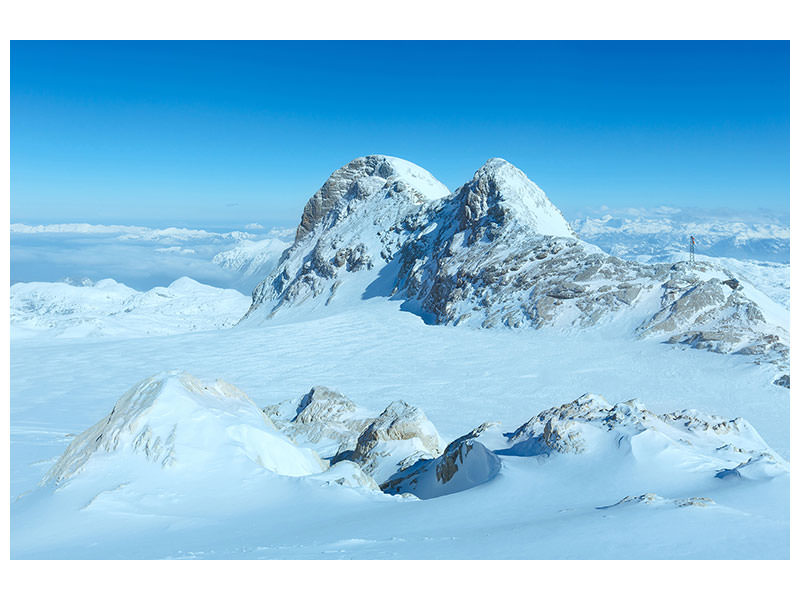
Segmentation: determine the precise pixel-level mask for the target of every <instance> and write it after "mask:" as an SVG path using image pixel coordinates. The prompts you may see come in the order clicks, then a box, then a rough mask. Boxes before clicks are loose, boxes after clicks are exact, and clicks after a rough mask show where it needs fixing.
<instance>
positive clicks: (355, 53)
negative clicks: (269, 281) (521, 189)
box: [11, 42, 789, 226]
mask: <svg viewBox="0 0 800 600" xmlns="http://www.w3.org/2000/svg"><path fill="white" fill-rule="evenodd" d="M372 153H380V154H390V155H394V156H400V157H402V158H405V159H408V160H411V161H413V162H415V163H417V164H420V165H421V166H423V167H425V168H426V169H428V170H429V171H431V172H432V173H433V174H434V175H435V176H436V177H438V178H439V179H440V180H441V181H442V182H444V183H445V184H446V185H447V186H448V187H450V188H454V187H456V186H458V185H460V184H461V183H463V182H464V181H466V180H467V179H469V178H470V177H471V176H472V173H473V172H474V171H475V170H476V169H478V168H479V167H480V166H481V164H483V162H485V161H486V159H488V158H490V157H492V156H501V157H503V158H506V159H508V160H510V161H511V162H513V163H514V164H516V165H517V166H518V167H519V168H521V169H522V170H523V171H525V172H526V173H527V174H528V176H529V177H530V178H531V179H533V180H534V181H536V182H537V183H538V184H539V185H540V186H541V187H542V188H543V189H544V190H545V191H546V192H547V193H548V195H549V197H550V199H551V200H552V201H553V202H554V203H555V204H556V205H557V206H559V207H560V208H561V209H562V210H563V211H564V212H565V214H566V215H567V216H570V215H573V214H576V213H578V212H580V211H583V210H585V209H595V208H598V207H600V206H602V205H607V206H610V207H631V206H637V207H652V206H658V205H663V204H667V205H676V206H695V207H705V208H710V209H716V208H726V209H732V210H762V209H767V210H771V211H779V212H788V206H789V44H788V42H612V43H607V42H12V44H11V219H12V221H13V222H17V221H21V222H28V223H45V222H78V221H88V222H91V223H135V224H145V225H146V224H176V225H207V226H210V225H220V226H221V225H227V224H231V225H238V224H243V223H249V222H253V221H257V222H261V223H264V224H287V225H292V224H295V223H296V221H297V220H298V219H299V216H300V212H301V210H302V207H303V205H304V203H305V202H306V200H307V199H308V197H309V196H311V194H313V193H314V191H315V190H316V189H317V188H318V187H319V186H320V185H321V184H322V183H323V182H324V180H325V179H326V178H327V176H328V175H329V174H330V173H331V172H332V171H333V170H335V169H336V168H338V167H339V166H341V165H343V164H345V163H347V162H348V161H349V160H351V159H352V158H355V157H356V156H361V155H365V154H372Z"/></svg>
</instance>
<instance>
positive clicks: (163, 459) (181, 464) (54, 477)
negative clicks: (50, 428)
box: [42, 371, 327, 485]
mask: <svg viewBox="0 0 800 600" xmlns="http://www.w3.org/2000/svg"><path fill="white" fill-rule="evenodd" d="M133 457H137V458H138V459H139V460H138V461H137V460H135V459H134V458H133ZM108 459H112V460H113V463H112V464H119V465H120V466H130V465H131V464H132V463H134V462H141V460H144V461H146V462H147V463H150V464H152V465H153V466H156V467H159V468H162V469H175V470H178V471H186V470H189V471H192V472H209V473H210V472H213V471H216V470H225V469H229V468H231V467H232V466H233V465H235V464H237V463H242V462H243V461H244V462H249V463H250V464H252V463H255V464H256V465H258V466H260V467H263V468H264V469H267V470H269V471H273V472H275V473H278V474H280V475H292V476H301V475H309V474H312V473H318V472H320V471H323V470H325V468H326V466H327V465H326V464H325V462H323V461H322V460H321V459H320V458H319V456H318V455H317V454H316V453H315V452H314V451H313V450H309V449H304V448H298V447H297V446H295V445H294V444H292V443H291V442H290V441H289V440H288V439H287V438H286V437H285V436H284V435H282V434H281V433H279V432H278V431H277V430H276V428H275V426H274V425H273V424H272V422H271V421H270V420H269V419H268V418H267V417H266V416H265V415H264V413H263V412H262V411H261V410H259V408H258V407H257V406H256V405H255V404H254V403H253V402H252V401H251V400H250V399H249V398H248V397H247V395H246V394H245V393H244V392H242V391H241V390H240V389H238V388H237V387H235V386H233V385H231V384H229V383H226V382H225V381H222V380H217V381H216V382H213V383H212V382H204V381H201V380H200V379H197V378H196V377H194V376H192V375H190V374H188V373H185V372H179V371H171V372H166V373H161V374H158V375H155V376H153V377H150V378H148V379H145V380H143V381H141V382H139V383H138V384H137V385H135V386H134V387H133V388H131V389H130V390H129V391H128V392H127V393H126V394H124V395H123V396H122V397H121V398H120V399H119V400H118V401H117V403H116V404H115V405H114V408H113V409H112V410H111V412H110V413H109V414H108V416H106V417H104V418H103V419H102V420H101V421H99V422H98V423H96V424H95V425H94V426H92V427H90V428H89V429H87V430H86V431H84V432H83V433H82V434H80V435H79V436H78V437H76V438H75V440H73V442H72V443H71V444H70V445H69V447H68V448H67V450H66V451H65V452H64V454H63V455H62V456H61V458H60V459H59V460H58V462H57V463H56V464H55V466H54V467H53V468H52V469H51V470H50V472H49V473H48V474H47V475H46V477H45V479H44V480H43V482H42V483H43V484H49V483H52V484H56V485H58V484H60V483H62V482H64V481H65V480H68V479H71V478H72V477H75V476H76V475H78V474H80V473H82V472H83V471H86V470H91V468H92V465H95V466H96V467H97V469H98V470H103V469H108V468H109V467H108V463H107V462H105V463H104V462H103V461H107V460H108Z"/></svg>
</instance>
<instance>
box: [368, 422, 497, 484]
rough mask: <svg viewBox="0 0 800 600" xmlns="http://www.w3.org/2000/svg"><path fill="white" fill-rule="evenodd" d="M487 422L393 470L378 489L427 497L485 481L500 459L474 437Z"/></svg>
mask: <svg viewBox="0 0 800 600" xmlns="http://www.w3.org/2000/svg"><path fill="white" fill-rule="evenodd" d="M489 425H490V424H489V423H484V424H483V425H481V426H480V427H477V428H475V429H473V430H472V431H471V432H469V433H468V434H466V435H464V436H461V437H460V438H458V439H456V440H454V441H452V442H450V444H448V445H447V448H445V450H444V452H443V453H442V455H441V456H439V457H438V458H436V459H428V460H425V459H423V460H420V461H418V462H416V463H415V464H413V465H411V466H410V467H408V468H406V469H403V470H401V471H399V472H397V473H395V474H394V475H393V476H392V477H390V478H389V480H388V481H386V482H385V483H383V485H381V489H382V490H383V491H384V492H386V493H387V494H403V493H411V494H414V495H415V496H417V497H419V498H422V499H423V500H427V499H429V498H436V497H437V496H443V495H445V494H453V493H456V492H461V491H464V490H467V489H469V488H472V487H475V486H477V485H481V484H483V483H486V482H487V481H489V480H491V479H492V478H493V477H494V476H495V475H496V474H497V473H498V472H499V471H500V459H499V458H498V457H497V455H495V454H494V452H492V451H491V450H489V449H488V448H487V447H486V446H484V445H483V444H482V443H480V442H479V441H477V439H476V438H478V437H479V436H480V434H481V433H483V431H485V430H486V429H487V428H488V427H489Z"/></svg>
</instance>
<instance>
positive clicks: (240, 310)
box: [10, 277, 248, 338]
mask: <svg viewBox="0 0 800 600" xmlns="http://www.w3.org/2000/svg"><path fill="white" fill-rule="evenodd" d="M85 283H86V285H80V286H76V285H70V284H69V283H62V282H54V283H45V282H34V283H15V284H14V285H12V286H11V300H10V308H11V332H12V336H14V337H18V338H19V337H30V336H35V335H47V336H48V337H51V336H56V337H65V338H76V337H98V336H109V335H113V336H120V337H141V336H148V335H171V334H175V333H181V332H186V331H204V330H209V329H221V328H224V327H232V326H233V325H234V324H236V322H237V321H238V320H239V319H240V318H241V316H242V315H243V314H244V313H245V312H246V311H247V307H248V299H247V297H246V296H244V295H243V294H240V293H239V292H237V291H236V290H231V289H220V288H215V287H212V286H210V285H205V284H202V283H198V282H197V281H195V280H193V279H190V278H189V277H181V278H180V279H177V280H176V281H174V282H173V283H171V284H170V285H169V286H168V287H155V288H153V289H151V290H148V291H146V292H138V291H136V290H134V289H133V288H130V287H128V286H126V285H124V284H122V283H117V282H116V281H114V280H113V279H102V280H100V281H98V282H97V283H94V284H92V283H91V282H89V281H86V282H85Z"/></svg>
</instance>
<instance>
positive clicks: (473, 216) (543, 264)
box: [247, 156, 788, 368]
mask: <svg viewBox="0 0 800 600" xmlns="http://www.w3.org/2000/svg"><path fill="white" fill-rule="evenodd" d="M420 182H422V183H420ZM415 186H417V187H415ZM582 227H583V229H586V230H589V231H596V230H597V227H596V224H595V228H594V229H592V226H591V224H590V223H588V222H583V223H582ZM740 279H741V281H740ZM376 296H383V297H386V298H391V299H394V300H400V301H402V302H403V306H404V308H406V309H407V310H410V311H412V312H415V313H417V314H419V315H420V316H422V317H423V318H424V319H425V320H426V321H427V322H430V323H435V324H452V325H461V324H468V325H471V326H478V327H498V326H507V327H535V328H539V327H543V326H552V327H558V328H564V329H574V328H576V327H580V328H586V327H595V326H605V325H612V326H614V327H617V328H619V327H622V328H625V329H627V330H628V331H630V332H631V334H632V335H637V336H640V337H641V336H648V337H655V338H656V339H659V340H661V341H666V342H670V343H683V344H687V345H689V346H692V347H695V348H704V349H709V350H713V351H716V352H723V353H728V352H739V353H743V354H748V355H757V356H758V357H760V358H761V359H765V360H769V361H773V362H775V363H776V364H778V365H779V366H781V367H782V368H785V367H787V365H788V311H787V310H786V309H785V308H784V307H783V306H781V305H780V304H779V303H778V302H775V301H774V300H773V299H771V298H770V297H769V296H768V295H766V294H764V293H762V292H761V291H760V290H758V289H756V288H755V286H754V285H753V284H752V282H751V280H749V279H746V278H744V277H741V276H737V275H736V274H735V273H734V272H733V271H731V270H730V269H729V268H728V265H727V264H726V263H721V262H719V261H717V262H716V264H712V263H703V262H700V263H699V264H698V265H697V266H696V267H692V266H690V265H688V264H687V263H686V262H684V261H678V262H675V263H674V264H669V263H652V264H651V263H642V262H638V261H632V260H623V259H620V258H617V257H615V256H611V255H609V254H608V253H606V252H604V251H602V250H601V249H600V248H598V247H597V246H595V245H592V244H589V243H587V242H584V241H582V240H580V239H578V237H577V236H576V234H575V233H574V231H573V229H572V228H571V227H570V225H569V224H568V223H567V222H566V220H565V219H564V217H563V216H562V214H561V212H560V211H559V210H558V209H557V208H556V207H555V206H554V205H553V204H552V203H551V202H550V201H549V199H548V198H547V196H546V195H545V194H544V192H543V191H542V190H541V189H540V188H538V187H537V186H536V185H535V184H534V183H533V182H531V181H530V180H529V179H528V178H527V177H526V176H525V174H524V173H522V171H520V170H519V169H517V168H516V167H514V166H513V165H511V164H510V163H508V162H507V161H504V160H502V159H491V160H489V161H487V163H486V164H485V165H484V166H483V167H482V168H481V169H479V170H478V171H477V172H476V173H475V176H474V177H473V179H472V180H470V181H469V182H467V183H466V184H464V185H463V186H461V187H460V188H458V189H457V190H456V191H455V192H453V193H452V194H446V195H445V189H444V186H441V185H440V184H438V185H437V182H435V180H434V179H433V178H432V176H431V175H430V174H429V173H428V172H427V171H424V170H423V169H421V168H420V167H415V166H413V165H410V163H407V162H405V161H401V162H399V159H393V158H390V157H385V156H368V157H364V158H359V159H356V160H355V161H353V162H351V163H349V164H348V165H346V166H345V167H343V168H342V169H340V170H338V171H336V172H335V173H334V174H333V175H332V176H331V177H330V179H329V180H328V181H327V182H326V183H325V184H324V185H323V186H322V188H320V190H319V191H318V192H317V193H316V194H315V195H314V196H313V197H312V198H311V199H310V200H309V202H308V204H307V205H306V208H305V210H304V212H303V216H302V219H301V223H300V226H299V227H298V230H297V235H296V238H295V242H294V244H293V245H292V246H291V247H290V248H289V249H287V250H286V251H285V253H284V254H283V255H282V256H281V260H280V262H279V264H278V265H277V266H276V267H275V269H274V270H273V271H272V273H270V275H269V276H267V277H266V278H265V279H264V281H262V282H261V283H260V284H259V285H258V286H257V287H256V289H255V291H254V292H253V304H252V306H251V307H250V310H249V312H248V318H247V321H248V322H250V323H253V322H258V321H259V320H261V319H264V318H274V317H276V316H278V315H282V314H284V313H287V309H290V308H291V311H288V313H291V315H292V318H300V315H309V314H311V312H315V311H317V310H318V309H325V307H328V306H332V307H336V306H339V307H343V306H348V305H353V303H357V302H359V301H361V300H363V299H366V298H371V297H376ZM288 313H287V314H286V315H284V317H287V316H288Z"/></svg>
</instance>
